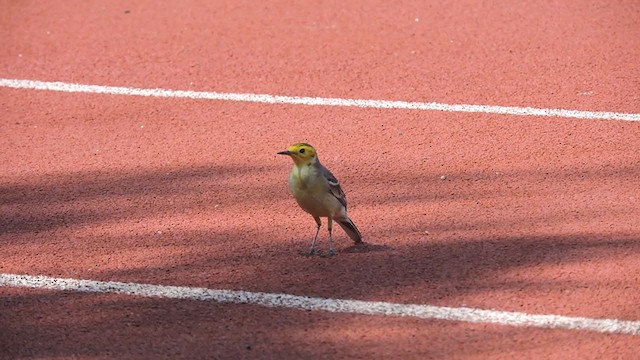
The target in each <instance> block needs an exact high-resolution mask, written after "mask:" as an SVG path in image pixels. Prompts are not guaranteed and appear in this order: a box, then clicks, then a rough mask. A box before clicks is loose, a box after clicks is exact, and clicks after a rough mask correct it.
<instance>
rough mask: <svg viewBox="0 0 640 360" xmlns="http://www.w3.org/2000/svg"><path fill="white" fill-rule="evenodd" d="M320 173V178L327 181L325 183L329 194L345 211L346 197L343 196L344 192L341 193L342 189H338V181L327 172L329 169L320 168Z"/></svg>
mask: <svg viewBox="0 0 640 360" xmlns="http://www.w3.org/2000/svg"><path fill="white" fill-rule="evenodd" d="M321 171H322V176H324V178H325V179H326V180H327V183H328V184H329V192H331V195H333V196H335V197H336V199H338V201H340V203H341V204H342V205H343V206H344V209H345V210H346V209H347V196H346V195H345V194H344V191H342V188H341V187H340V182H339V181H338V179H336V177H335V176H333V174H332V173H331V171H329V169H327V168H326V167H324V166H322V167H321Z"/></svg>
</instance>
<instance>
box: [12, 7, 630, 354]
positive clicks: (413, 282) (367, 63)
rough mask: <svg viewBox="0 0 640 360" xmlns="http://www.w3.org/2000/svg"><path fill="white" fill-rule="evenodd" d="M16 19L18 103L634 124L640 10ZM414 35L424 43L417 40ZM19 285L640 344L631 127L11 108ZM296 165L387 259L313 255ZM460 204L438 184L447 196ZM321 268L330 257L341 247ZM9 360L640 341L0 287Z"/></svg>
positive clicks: (533, 349) (86, 11)
mask: <svg viewBox="0 0 640 360" xmlns="http://www.w3.org/2000/svg"><path fill="white" fill-rule="evenodd" d="M390 4H391V3H390V2H375V1H350V2H334V3H329V2H323V3H322V4H318V3H315V2H309V3H306V4H301V3H296V4H292V3H291V2H284V1H271V2H267V3H260V4H258V3H256V2H253V1H246V2H237V1H235V2H231V1H229V2H228V3H223V2H208V1H202V2H198V1H184V2H175V3H171V4H167V3H162V4H158V3H157V2H151V1H137V2H133V3H131V2H124V1H112V2H106V3H105V2H61V3H53V2H35V1H33V2H12V1H1V2H0V8H2V9H3V11H0V48H2V49H3V51H2V52H0V77H2V78H15V79H34V80H44V81H65V82H79V83H86V84H99V85H118V86H130V87H153V88H156V87H158V88H171V89H185V90H205V91H220V92H242V93H267V94H274V95H300V96H322V97H344V98H361V99H388V100H407V101H438V102H443V103H468V104H488V105H513V106H535V107H544V108H556V107H559V108H567V109H577V110H595V111H617V112H630V113H639V112H640V90H638V89H640V67H638V66H637V61H638V59H640V27H638V26H637V24H638V23H640V5H639V4H638V3H637V2H635V1H620V2H616V3H612V2H610V1H599V2H586V1H575V2H566V3H559V4H539V3H535V4H534V3H529V2H524V1H523V2H485V3H484V4H478V3H477V2H475V1H460V2H457V3H456V4H449V3H446V2H445V3H442V4H440V3H436V2H434V3H430V4H424V2H423V1H416V2H405V3H403V4H402V6H400V5H396V6H391V5H390ZM416 19H417V20H416ZM0 109H2V112H3V117H2V121H1V122H0V133H1V134H2V136H0V149H2V151H1V152H0V163H1V164H2V173H0V211H1V214H2V216H1V218H0V259H1V261H0V273H17V274H32V275H49V276H57V277H58V276H59V277H70V278H82V279H95V280H116V281H129V282H138V283H154V284H168V285H181V286H198V287H208V288H214V289H243V290H250V291H266V292H284V293H289V294H297V295H310V296H321V297H329V298H339V299H362V300H375V301H390V302H399V303H416V304H433V305H445V306H454V307H456V306H470V307H478V308H483V309H499V310H506V311H520V312H526V313H533V314H559V315H568V316H585V317H594V318H617V319H624V320H639V319H640V307H638V304H639V303H640V291H638V289H639V288H640V278H639V276H640V275H639V274H640V256H639V255H640V221H639V220H638V219H640V205H639V203H640V201H639V200H640V194H639V192H638V183H639V181H640V167H639V165H638V164H640V155H639V154H640V152H639V150H640V123H637V122H624V121H589V120H573V119H564V118H539V117H515V116H504V115H490V114H484V115H481V114H469V113H444V112H430V111H403V110H373V109H356V108H338V107H308V106H292V105H265V104H255V103H238V102H220V101H198V100H185V99H154V98H140V97H130V96H112V95H91V94H67V93H56V92H44V91H31V90H15V89H7V88H0ZM297 141H307V142H310V143H311V144H313V145H314V146H316V148H317V149H318V151H319V154H320V159H321V160H322V161H323V163H324V164H325V165H327V166H328V167H329V168H330V169H331V170H332V172H333V173H334V174H336V175H337V177H338V178H339V179H340V180H341V182H342V184H343V187H344V189H345V191H346V193H347V196H348V199H349V206H350V208H349V212H350V215H351V217H352V218H353V220H354V222H355V223H356V224H357V226H358V227H359V228H360V230H362V232H363V234H364V236H365V241H367V242H370V243H373V244H378V245H384V246H383V247H381V248H380V249H379V251H370V252H352V251H350V250H352V248H351V243H350V240H349V239H348V238H347V237H346V236H345V235H344V233H343V232H341V231H340V230H338V231H336V242H337V249H338V253H339V254H338V256H337V257H336V258H333V259H328V258H321V257H312V258H308V257H304V256H301V255H300V254H299V253H300V251H302V250H305V249H306V248H307V246H308V245H309V243H310V239H311V235H313V232H314V222H313V220H312V218H311V217H310V216H308V215H307V214H304V213H302V212H301V211H300V210H298V208H297V206H296V205H295V202H294V200H293V199H292V198H291V196H290V195H289V194H288V189H287V185H286V178H287V173H288V171H289V168H290V166H291V164H290V160H289V159H286V158H282V157H278V156H276V155H275V153H276V152H277V151H280V150H283V149H284V148H285V147H286V146H288V145H289V144H291V143H293V142H297ZM442 176H444V177H445V178H444V179H442V178H441V177H442ZM322 234H323V236H324V237H323V238H322V242H321V245H322V246H324V247H326V245H327V243H326V232H323V233H322ZM0 324H2V326H0V349H2V350H0V351H1V352H0V354H1V355H5V356H6V357H34V358H53V357H78V358H96V357H131V358H142V357H146V358H158V357H159V356H166V357H184V358H198V357H206V358H211V357H224V358H238V357H273V358H303V357H329V358H370V357H372V356H373V357H380V358H385V357H386V358H390V357H397V358H426V357H433V358H469V359H472V358H482V359H484V358H505V359H507V358H562V359H565V358H614V357H619V358H630V357H633V356H635V355H636V353H637V349H638V348H639V347H640V338H639V337H637V336H635V337H634V336H626V335H604V334H598V333H590V332H583V331H561V330H544V329H529V328H514V327H508V326H497V325H484V324H468V323H460V322H446V321H429V320H415V319H407V318H391V317H380V316H374V317H370V316H364V315H345V314H333V313H321V312H305V311H299V310H290V309H268V308H263V307H257V306H251V305H230V304H216V303H200V302H194V301H177V300H158V299H149V298H137V297H125V296H120V295H95V294H77V293H65V292H50V291H42V290H30V289H16V288H8V287H0Z"/></svg>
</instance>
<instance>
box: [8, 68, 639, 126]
mask: <svg viewBox="0 0 640 360" xmlns="http://www.w3.org/2000/svg"><path fill="white" fill-rule="evenodd" d="M0 86H2V87H9V88H17V89H31V90H49V91H63V92H80V93H95V94H112V95H130V96H151V97H165V98H189V99H206V100H223V101H246V102H257V103H267V104H292V105H309V106H344V107H360V108H375V109H404V110H431V111H448V112H468V113H485V114H502V115H517V116H548V117H565V118H575V119H590V120H624V121H640V114H633V113H617V112H606V111H581V110H566V109H544V108H533V107H517V106H494V105H468V104H443V103H437V102H408V101H389V100H357V99H340V98H320V97H299V96H280V95H267V94H242V93H221V92H209V91H186V90H167V89H140V88H129V87H120V86H103V85H84V84H73V83H64V82H46V81H35V80H19V79H2V78H0Z"/></svg>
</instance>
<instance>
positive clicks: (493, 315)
mask: <svg viewBox="0 0 640 360" xmlns="http://www.w3.org/2000/svg"><path fill="white" fill-rule="evenodd" d="M0 286H13V287H25V288H36V289H51V290H64V291H77V292H91V293H113V294H126V295H135V296H146V297H158V298H167V299H189V300H197V301H213V302H221V303H234V304H255V305H261V306H266V307H272V308H292V309H302V310H313V311H328V312H335V313H351V314H363V315H386V316H406V317H414V318H421V319H437V320H449V321H463V322H471V323H491V324H500V325H511V326H527V327H537V328H552V329H565V330H585V331H593V332H599V333H618V334H629V335H640V321H625V320H618V319H591V318H585V317H571V316H561V315H534V314H527V313H520V312H510V311H496V310H483V309H475V308H467V307H457V308H456V307H445V306H432V305H416V304H397V303H389V302H381V301H360V300H341V299H327V298H318V297H307V296H298V295H289V294H271V293H263V292H250V291H234V290H215V289H207V288H193V287H183V286H165V285H151V284H137V283H124V282H114V281H94V280H78V279H65V278H53V277H48V276H31V275H18V274H0Z"/></svg>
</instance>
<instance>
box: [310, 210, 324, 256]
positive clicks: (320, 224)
mask: <svg viewBox="0 0 640 360" xmlns="http://www.w3.org/2000/svg"><path fill="white" fill-rule="evenodd" d="M314 219H315V220H316V224H318V229H317V230H316V235H315V236H314V237H313V241H312V242H311V248H310V249H309V255H314V254H315V253H316V241H318V233H319V232H320V227H321V226H322V221H320V218H319V217H314Z"/></svg>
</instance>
